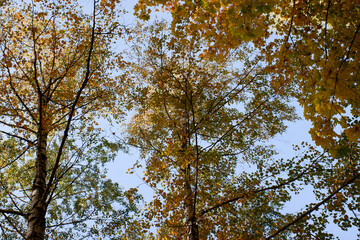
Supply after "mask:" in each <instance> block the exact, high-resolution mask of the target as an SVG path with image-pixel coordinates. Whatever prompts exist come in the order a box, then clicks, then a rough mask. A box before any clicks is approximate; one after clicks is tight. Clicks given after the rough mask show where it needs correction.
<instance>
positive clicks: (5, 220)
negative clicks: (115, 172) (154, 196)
mask: <svg viewBox="0 0 360 240" xmlns="http://www.w3.org/2000/svg"><path fill="white" fill-rule="evenodd" d="M117 3H118V1H101V2H99V1H93V11H92V12H91V13H90V14H86V13H85V12H84V11H81V9H80V6H79V4H78V3H77V1H66V2H64V1H51V2H48V1H35V3H34V2H33V3H28V2H27V1H17V2H16V3H11V4H10V3H9V4H7V5H4V6H2V8H1V17H0V21H1V30H0V35H1V37H0V49H1V55H0V58H1V61H0V73H1V75H0V76H1V82H0V92H1V96H0V124H1V125H2V128H1V133H2V139H1V143H0V144H1V149H2V151H1V155H2V158H1V160H0V171H1V179H0V184H1V194H0V196H1V199H0V201H1V202H2V204H1V209H0V213H1V216H2V217H1V219H0V229H1V232H2V236H3V237H4V238H5V239H19V238H24V239H28V240H33V239H34V240H35V239H45V238H54V239H59V238H74V237H76V238H80V236H81V235H83V236H84V235H85V237H86V235H87V234H90V235H93V236H96V235H99V236H100V235H101V234H105V235H109V236H111V233H112V234H113V233H114V231H117V230H119V229H121V227H122V226H123V223H122V224H119V222H122V221H123V222H126V221H127V220H128V219H129V218H130V217H131V212H134V211H135V210H136V209H135V205H134V204H135V201H133V200H136V198H137V195H136V194H135V195H131V194H129V195H128V198H129V200H127V199H128V198H127V197H126V196H125V195H124V193H123V192H122V191H121V190H120V188H119V187H118V185H117V184H114V183H112V182H111V181H110V180H108V179H106V176H105V175H104V173H102V174H100V171H102V167H101V165H100V163H101V162H102V163H105V162H107V161H109V160H111V159H113V157H114V156H113V154H112V153H111V151H113V152H115V151H116V150H117V149H118V146H117V145H116V144H112V143H111V141H110V139H107V140H105V139H103V138H102V137H101V131H100V129H98V128H97V127H96V124H97V123H96V118H95V117H100V116H105V114H107V113H108V112H109V111H112V110H113V109H117V108H120V107H121V105H120V104H119V103H121V99H122V96H123V93H124V91H123V89H125V86H126V84H125V83H124V81H121V80H119V79H116V78H115V77H114V74H113V73H112V72H111V71H115V70H116V69H117V68H118V67H120V66H121V64H122V61H121V58H120V56H119V55H117V54H115V53H113V52H112V51H111V49H110V45H111V43H112V42H113V41H114V40H116V39H117V37H118V36H119V34H118V33H119V31H121V29H120V26H119V24H118V23H117V22H116V21H115V20H116V18H117V15H118V14H119V12H118V10H117V9H116V8H115V7H116V4H117ZM114 19H115V20H114ZM117 112H118V113H119V114H121V111H117ZM108 151H110V152H108ZM131 198H133V199H132V200H131ZM114 204H117V206H115V205H114ZM112 217H113V218H112ZM87 220H91V221H95V222H94V223H93V224H92V226H91V221H90V223H88V224H90V226H89V227H88V228H89V229H91V231H90V232H85V233H83V232H84V231H85V229H86V226H87V223H86V222H85V221H87ZM114 220H116V221H117V223H118V224H114V223H109V222H111V221H114ZM69 224H71V226H73V227H72V228H68V227H67V226H68V225H69ZM111 224H112V225H111ZM25 225H27V232H26V233H25V232H24V229H26V227H25ZM84 227H85V228H84ZM98 228H99V229H98ZM110 230H111V231H110Z"/></svg>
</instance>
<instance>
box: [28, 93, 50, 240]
mask: <svg viewBox="0 0 360 240" xmlns="http://www.w3.org/2000/svg"><path fill="white" fill-rule="evenodd" d="M42 100H43V99H42ZM45 104H46V103H45V101H43V102H42V103H40V106H39V115H40V117H39V123H38V132H37V146H36V160H35V178H34V182H33V186H32V193H31V205H30V211H29V217H28V229H27V234H26V239H27V240H43V239H44V238H45V227H46V219H45V215H46V196H45V189H46V174H47V166H46V165H47V155H46V148H47V138H48V129H47V124H48V123H47V119H46V117H44V105H45Z"/></svg>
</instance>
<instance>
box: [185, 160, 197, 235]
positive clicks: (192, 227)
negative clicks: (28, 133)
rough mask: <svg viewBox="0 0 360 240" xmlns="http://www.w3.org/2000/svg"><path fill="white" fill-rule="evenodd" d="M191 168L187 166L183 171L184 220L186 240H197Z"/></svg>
mask: <svg viewBox="0 0 360 240" xmlns="http://www.w3.org/2000/svg"><path fill="white" fill-rule="evenodd" d="M190 174H191V167H190V165H188V166H187V168H186V169H185V182H184V190H185V201H184V205H185V206H184V207H185V218H186V239H187V240H199V228H198V224H197V219H196V215H195V209H194V207H195V206H194V193H193V191H192V188H191V184H190V183H191V175H190Z"/></svg>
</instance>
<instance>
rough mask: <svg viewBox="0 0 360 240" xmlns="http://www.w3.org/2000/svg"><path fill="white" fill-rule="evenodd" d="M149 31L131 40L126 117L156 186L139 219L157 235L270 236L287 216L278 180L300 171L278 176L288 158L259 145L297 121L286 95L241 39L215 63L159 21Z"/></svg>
mask: <svg viewBox="0 0 360 240" xmlns="http://www.w3.org/2000/svg"><path fill="white" fill-rule="evenodd" d="M143 31H144V30H141V31H139V32H143ZM148 31H149V33H147V34H146V35H144V34H142V35H141V36H140V37H139V39H138V43H137V44H135V50H136V52H137V54H138V55H137V57H138V58H136V59H134V64H133V66H132V67H133V69H134V70H133V71H134V74H135V75H134V78H136V79H137V81H138V90H137V92H138V94H135V96H134V101H135V102H136V106H137V107H136V108H135V109H136V112H135V113H134V116H133V118H132V121H131V124H130V125H129V142H130V144H132V145H134V146H137V147H139V148H140V151H141V156H142V158H143V159H144V160H145V169H146V170H145V177H144V181H145V182H146V183H147V184H148V185H149V186H150V187H152V188H153V189H154V192H155V193H154V200H153V201H152V202H151V203H150V204H149V206H148V210H147V212H146V213H145V218H146V220H145V225H147V226H148V227H149V226H150V222H151V221H153V222H154V224H155V226H157V227H158V231H157V236H158V237H160V238H165V237H169V238H171V239H179V238H183V239H209V238H217V239H260V238H262V237H264V236H266V235H269V234H270V233H271V232H273V231H275V230H276V229H277V227H278V224H279V223H283V222H284V219H288V217H289V216H288V215H286V214H285V215H283V214H281V213H280V211H279V210H280V209H281V207H282V205H283V204H284V202H286V201H287V200H288V199H289V196H290V195H289V194H290V191H288V190H286V188H289V187H290V185H291V183H293V182H295V181H297V180H298V179H299V178H300V177H301V176H302V174H301V173H300V172H295V171H294V173H293V174H292V175H291V176H290V177H289V178H281V174H284V172H287V171H290V169H291V168H293V164H294V162H292V161H288V162H285V161H283V160H279V161H275V160H273V157H274V155H275V151H274V150H273V149H272V147H271V146H269V145H267V144H266V141H267V140H268V139H270V138H272V137H273V136H275V135H276V134H278V133H281V132H283V131H284V130H285V128H286V127H285V125H284V121H291V120H294V119H296V115H295V113H294V109H293V108H291V107H289V106H288V105H287V103H286V102H287V100H288V98H287V95H281V94H276V90H275V89H274V88H272V86H271V82H270V79H269V77H268V76H267V74H266V73H265V72H264V68H262V67H261V64H259V63H258V62H259V60H260V59H259V58H258V57H257V56H252V57H250V55H249V52H251V51H252V49H251V48H248V46H246V45H243V46H242V48H240V49H238V50H236V51H233V52H232V54H231V55H228V56H227V58H225V59H223V60H222V61H219V60H217V61H214V60H209V59H208V58H205V57H202V55H201V53H202V47H203V45H202V44H203V42H202V41H201V39H198V38H193V37H188V38H179V39H180V40H179V41H176V39H174V38H172V37H171V35H170V32H169V31H168V30H167V29H166V24H165V23H164V22H160V23H156V24H154V26H151V27H150V28H149V30H148ZM139 43H148V45H146V46H143V47H141V45H140V44H139ZM234 64H236V66H238V68H235V67H234ZM141 164H142V163H139V165H141ZM250 166H251V167H252V168H254V169H257V170H256V171H254V172H252V171H250V169H249V168H250ZM275 166H276V167H275ZM280 225H281V224H280ZM287 234H288V233H282V234H281V239H286V236H287Z"/></svg>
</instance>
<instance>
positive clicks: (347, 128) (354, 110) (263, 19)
mask: <svg viewBox="0 0 360 240" xmlns="http://www.w3.org/2000/svg"><path fill="white" fill-rule="evenodd" d="M153 6H161V7H162V8H163V10H166V11H168V12H170V13H171V14H172V16H173V21H172V32H173V33H174V35H175V36H176V37H181V36H186V35H185V34H183V35H181V34H182V33H184V32H185V33H186V34H187V35H194V36H199V37H201V38H202V39H203V40H204V41H205V42H206V44H205V45H204V47H203V48H204V50H205V51H204V53H205V54H207V55H210V56H212V57H213V58H214V57H219V58H223V57H224V56H226V55H227V54H228V53H229V52H230V51H231V49H235V48H237V47H241V44H243V43H245V42H251V44H253V45H254V46H255V47H256V48H258V49H260V50H261V51H262V54H263V56H264V57H265V58H266V61H264V62H266V63H267V70H266V71H267V72H268V73H271V74H272V84H273V86H274V87H275V88H277V89H278V91H279V92H281V91H283V92H288V93H290V92H292V94H293V95H294V96H296V97H297V98H298V101H299V103H300V105H301V106H302V107H303V108H304V116H305V118H306V119H308V120H311V121H312V123H313V127H312V129H311V131H310V133H311V135H312V138H313V140H314V141H315V143H316V144H317V145H318V146H321V147H322V148H323V149H325V150H326V151H328V153H330V154H331V157H328V158H327V160H324V164H323V165H322V167H321V168H319V169H321V171H320V170H319V171H318V172H317V174H316V175H317V180H316V181H315V180H314V181H313V182H312V184H313V186H314V187H315V189H317V190H318V192H317V196H318V197H319V199H320V200H319V202H318V203H322V204H321V205H320V206H323V205H327V206H329V207H328V208H329V209H332V210H331V211H330V212H333V214H334V215H333V217H335V222H337V223H338V224H339V226H340V227H342V228H343V229H346V228H348V227H350V226H358V223H357V213H356V212H357V211H359V208H358V206H357V204H356V201H357V200H356V199H357V195H358V189H357V187H356V185H357V181H358V175H357V174H356V173H357V172H358V167H357V166H358V165H359V156H358V152H359V149H358V147H359V145H358V142H359V136H360V135H359V133H360V131H359V112H358V111H359V103H360V100H359V87H358V78H359V77H358V72H359V68H358V66H359V54H358V51H359V44H360V41H359V29H360V24H359V19H360V18H359V17H360V16H359V13H360V11H359V6H360V3H359V1H357V0H354V1H331V0H329V1H266V2H263V1H256V2H254V1H246V0H245V1H217V0H215V1H170V0H169V1H147V0H141V1H139V3H138V5H137V7H136V10H137V14H138V16H139V17H140V18H142V19H147V18H148V17H149V13H150V11H151V8H150V7H153ZM349 169H351V170H350V172H349ZM329 172H331V174H330V173H329ZM343 176H347V177H346V178H345V179H344V178H343ZM338 179H342V181H340V182H339V180H338ZM321 190H325V191H326V192H327V194H328V195H327V196H326V197H324V196H322V194H321V193H320V192H321ZM338 191H340V192H347V194H345V195H346V197H345V198H342V197H339V198H338V197H337V196H335V195H334V194H333V193H335V192H338ZM337 195H338V196H340V195H343V193H339V192H338V194H337ZM336 199H337V200H336ZM339 199H342V200H339ZM346 199H348V200H347V201H348V202H351V204H348V203H346V201H345V200H346ZM335 202H336V204H335ZM331 205H333V206H331ZM334 205H335V206H336V207H334ZM314 206H317V205H316V204H315V205H314ZM346 209H347V210H346ZM315 210H319V206H317V207H314V208H312V207H310V209H309V212H307V213H308V214H311V213H313V212H314V211H315ZM304 212H306V211H304ZM324 212H327V210H324ZM324 212H323V214H325V213H324ZM334 212H335V213H334ZM336 212H337V213H336ZM346 212H347V213H351V212H353V213H354V214H353V215H354V217H353V218H352V219H351V220H349V219H350V218H348V217H346V218H343V217H339V216H341V215H344V214H345V213H346ZM328 213H329V212H327V213H326V214H328ZM326 214H325V215H326ZM307 216H308V215H306V214H305V215H302V217H303V218H305V217H307ZM346 216H347V215H346ZM324 219H326V217H323V219H322V220H324ZM350 222H351V223H350ZM289 226H290V225H288V227H289Z"/></svg>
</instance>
